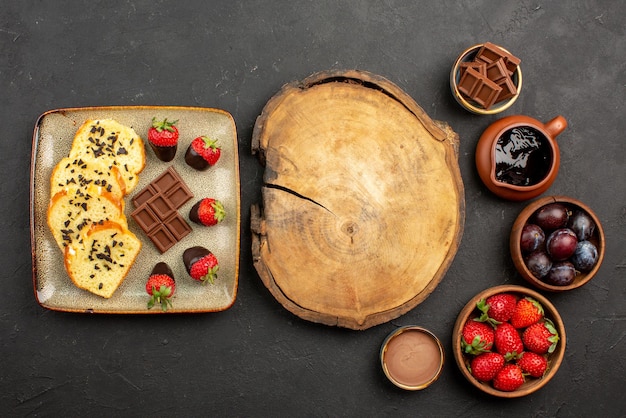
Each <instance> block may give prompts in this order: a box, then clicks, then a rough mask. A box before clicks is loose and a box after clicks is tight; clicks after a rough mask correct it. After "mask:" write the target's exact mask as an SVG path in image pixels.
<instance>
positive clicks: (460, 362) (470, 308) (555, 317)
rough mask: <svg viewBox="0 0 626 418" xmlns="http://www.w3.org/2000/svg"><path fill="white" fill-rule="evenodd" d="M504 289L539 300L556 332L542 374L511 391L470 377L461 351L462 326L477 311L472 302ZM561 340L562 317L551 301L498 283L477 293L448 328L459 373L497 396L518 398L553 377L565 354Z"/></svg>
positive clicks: (563, 341) (465, 359)
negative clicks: (555, 343) (496, 387)
mask: <svg viewBox="0 0 626 418" xmlns="http://www.w3.org/2000/svg"><path fill="white" fill-rule="evenodd" d="M504 292H508V293H513V294H516V295H518V296H520V297H525V296H530V297H532V298H533V299H535V300H537V301H538V302H539V303H541V305H542V306H543V309H544V312H545V317H546V318H549V319H551V320H552V322H553V323H554V326H555V328H556V330H557V332H558V334H559V342H558V344H557V346H556V349H555V350H554V352H553V353H551V354H548V369H547V371H546V373H545V374H544V376H543V377H541V378H533V377H526V382H525V383H524V384H523V385H522V386H521V387H520V388H519V389H517V390H516V391H513V392H503V391H500V390H497V389H494V388H493V386H491V384H490V383H485V382H481V381H479V380H477V379H476V378H474V376H472V374H471V373H470V370H469V369H468V366H469V363H470V360H471V356H470V355H466V354H464V353H463V349H462V348H461V334H462V330H463V325H464V324H465V322H467V321H468V320H469V319H471V318H474V317H476V316H479V315H480V311H479V310H478V308H477V307H476V304H477V303H478V302H479V301H480V300H481V299H486V298H488V297H489V296H493V295H496V294H498V293H504ZM565 340H566V337H565V326H564V324H563V320H562V319H561V316H560V315H559V313H558V312H557V310H556V308H555V307H554V305H552V303H550V301H549V300H548V299H546V298H545V297H544V296H542V295H541V294H539V293H537V292H536V291H534V290H532V289H529V288H526V287H523V286H516V285H502V286H496V287H491V288H489V289H485V290H483V291H482V292H480V293H478V294H477V295H476V296H474V297H473V298H472V299H471V300H470V301H469V302H468V303H467V305H465V307H464V308H463V309H462V310H461V312H460V313H459V316H458V317H457V319H456V322H455V324H454V328H453V330H452V352H453V354H454V359H455V360H456V364H457V366H458V367H459V369H460V370H461V373H462V374H463V376H465V378H466V379H467V381H468V382H470V383H471V384H472V385H473V386H474V387H476V388H478V389H479V390H481V391H483V392H485V393H488V394H490V395H493V396H497V397H500V398H519V397H522V396H526V395H530V394H531V393H533V392H536V391H538V390H539V389H541V388H542V387H544V386H545V385H546V384H547V383H548V382H549V381H550V379H552V378H553V377H554V375H555V374H556V372H557V370H558V368H559V366H560V365H561V362H562V361H563V356H564V355H565Z"/></svg>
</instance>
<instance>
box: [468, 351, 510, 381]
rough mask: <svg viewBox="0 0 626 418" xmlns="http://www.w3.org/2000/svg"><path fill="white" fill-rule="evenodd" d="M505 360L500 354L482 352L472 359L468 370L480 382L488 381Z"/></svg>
mask: <svg viewBox="0 0 626 418" xmlns="http://www.w3.org/2000/svg"><path fill="white" fill-rule="evenodd" d="M505 362H506V360H505V359H504V356H503V355H502V354H499V353H491V352H490V353H482V354H479V355H477V356H476V357H474V358H473V359H472V361H471V363H470V371H471V373H472V376H474V377H475V378H476V379H478V380H480V381H481V382H489V381H491V380H492V379H493V378H494V377H495V376H496V374H497V373H498V372H499V371H500V369H502V368H503V367H504V363H505Z"/></svg>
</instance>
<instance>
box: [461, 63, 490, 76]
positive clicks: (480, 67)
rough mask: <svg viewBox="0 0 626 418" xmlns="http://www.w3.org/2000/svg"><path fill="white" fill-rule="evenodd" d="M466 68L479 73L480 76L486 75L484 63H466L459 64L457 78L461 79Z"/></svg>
mask: <svg viewBox="0 0 626 418" xmlns="http://www.w3.org/2000/svg"><path fill="white" fill-rule="evenodd" d="M468 68H472V69H473V70H475V71H477V72H479V73H480V74H482V75H485V74H487V65H486V64H485V63H484V62H477V61H468V62H462V63H461V64H459V76H460V77H461V78H462V77H463V74H465V71H466V70H467V69H468Z"/></svg>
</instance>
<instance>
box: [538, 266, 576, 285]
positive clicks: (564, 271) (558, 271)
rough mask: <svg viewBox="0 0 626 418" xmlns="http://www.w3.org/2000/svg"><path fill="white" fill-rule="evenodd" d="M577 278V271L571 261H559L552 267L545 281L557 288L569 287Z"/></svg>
mask: <svg viewBox="0 0 626 418" xmlns="http://www.w3.org/2000/svg"><path fill="white" fill-rule="evenodd" d="M575 278H576V269H575V268H574V265H573V264H572V263H570V262H569V261H559V262H558V263H554V264H553V265H552V268H551V269H550V271H549V272H548V274H547V275H546V277H544V278H543V281H545V282H546V283H548V284H553V285H555V286H568V285H570V284H572V283H573V282H574V279H575Z"/></svg>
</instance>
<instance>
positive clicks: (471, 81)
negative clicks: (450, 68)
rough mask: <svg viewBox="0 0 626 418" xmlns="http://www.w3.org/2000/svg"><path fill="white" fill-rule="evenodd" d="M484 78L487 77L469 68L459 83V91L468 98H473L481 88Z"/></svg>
mask: <svg viewBox="0 0 626 418" xmlns="http://www.w3.org/2000/svg"><path fill="white" fill-rule="evenodd" d="M484 78H485V76H483V75H482V74H481V73H479V72H478V71H476V70H474V69H473V68H471V67H468V68H467V69H466V70H465V72H464V73H463V77H461V80H460V81H459V85H458V89H459V91H460V92H461V93H463V94H464V95H466V96H467V97H469V98H472V96H473V95H474V92H475V91H476V90H477V89H478V88H479V87H480V84H481V83H482V80H483V79H484Z"/></svg>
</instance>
